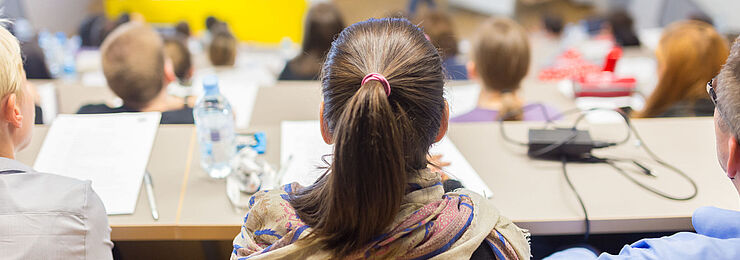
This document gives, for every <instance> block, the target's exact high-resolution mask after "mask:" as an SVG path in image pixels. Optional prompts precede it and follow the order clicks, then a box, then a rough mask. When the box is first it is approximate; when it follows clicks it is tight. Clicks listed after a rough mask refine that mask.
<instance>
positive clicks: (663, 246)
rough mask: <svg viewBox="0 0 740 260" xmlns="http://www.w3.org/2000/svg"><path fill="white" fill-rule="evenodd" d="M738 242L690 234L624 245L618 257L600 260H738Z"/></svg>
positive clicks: (679, 234) (607, 257)
mask: <svg viewBox="0 0 740 260" xmlns="http://www.w3.org/2000/svg"><path fill="white" fill-rule="evenodd" d="M738 243H740V239H737V238H736V239H718V238H712V237H707V236H704V235H701V234H696V233H691V232H681V233H677V234H675V235H672V236H669V237H662V238H651V239H643V240H640V241H637V242H635V243H634V244H632V245H629V246H624V247H623V248H622V250H621V251H620V252H619V255H609V254H602V255H601V256H599V259H738V257H740V247H738V246H737V245H738Z"/></svg>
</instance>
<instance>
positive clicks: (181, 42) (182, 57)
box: [164, 37, 193, 82]
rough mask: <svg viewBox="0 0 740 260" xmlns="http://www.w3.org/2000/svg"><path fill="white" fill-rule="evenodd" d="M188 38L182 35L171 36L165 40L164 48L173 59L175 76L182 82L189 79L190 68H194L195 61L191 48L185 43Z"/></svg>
mask: <svg viewBox="0 0 740 260" xmlns="http://www.w3.org/2000/svg"><path fill="white" fill-rule="evenodd" d="M185 41H186V39H183V38H181V37H171V38H167V39H165V40H164V50H165V53H167V56H168V57H169V58H170V60H172V67H173V68H174V70H175V76H177V79H178V80H179V81H180V82H186V81H188V80H189V78H188V77H189V76H190V75H189V73H190V70H191V69H192V68H193V61H192V57H191V55H190V50H188V47H187V46H186V45H185Z"/></svg>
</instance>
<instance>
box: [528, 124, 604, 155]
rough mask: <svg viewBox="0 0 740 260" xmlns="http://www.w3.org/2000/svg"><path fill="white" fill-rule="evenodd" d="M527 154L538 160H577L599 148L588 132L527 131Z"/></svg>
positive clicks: (562, 130)
mask: <svg viewBox="0 0 740 260" xmlns="http://www.w3.org/2000/svg"><path fill="white" fill-rule="evenodd" d="M528 146H529V150H528V151H527V154H528V155H529V156H530V157H533V158H540V159H560V158H563V157H565V158H569V159H578V158H584V157H588V155H589V154H590V153H591V150H592V149H594V148H598V147H599V146H601V145H600V144H597V143H596V142H594V141H593V140H592V139H591V135H590V134H589V133H588V131H584V130H577V129H573V128H556V129H529V144H528Z"/></svg>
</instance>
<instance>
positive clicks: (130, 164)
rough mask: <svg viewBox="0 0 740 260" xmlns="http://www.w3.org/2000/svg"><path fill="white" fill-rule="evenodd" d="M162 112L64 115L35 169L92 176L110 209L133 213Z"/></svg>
mask: <svg viewBox="0 0 740 260" xmlns="http://www.w3.org/2000/svg"><path fill="white" fill-rule="evenodd" d="M160 118H161V114H160V113H122V114H101V115H59V116H58V117H57V118H56V120H54V123H53V124H52V126H51V128H49V132H48V133H47V135H46V140H44V144H43V146H42V147H41V151H39V154H38V156H37V157H36V163H35V164H34V169H35V170H37V171H39V172H47V173H54V174H59V175H63V176H67V177H72V178H77V179H81V180H91V181H92V188H93V189H94V190H95V192H96V193H97V194H98V196H100V199H101V200H102V201H103V204H105V208H106V211H107V212H108V214H109V215H113V214H131V213H134V209H135V208H136V201H137V199H138V197H139V188H140V187H141V181H142V178H143V176H144V172H145V171H146V166H147V163H148V162H149V154H150V153H151V150H152V144H153V143H154V136H155V135H156V133H157V128H158V126H159V120H160Z"/></svg>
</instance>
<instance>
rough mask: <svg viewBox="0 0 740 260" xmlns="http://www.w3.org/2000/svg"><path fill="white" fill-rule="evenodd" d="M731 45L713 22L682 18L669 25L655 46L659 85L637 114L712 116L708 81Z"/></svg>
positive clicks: (638, 115) (716, 71) (716, 70)
mask: <svg viewBox="0 0 740 260" xmlns="http://www.w3.org/2000/svg"><path fill="white" fill-rule="evenodd" d="M728 53H729V47H728V44H727V41H726V40H725V38H723V37H722V36H721V35H719V33H717V31H715V30H714V28H712V26H711V25H709V24H707V23H704V22H699V21H681V22H676V23H673V24H671V25H669V26H668V27H667V28H665V30H664V31H663V36H662V37H661V39H660V42H659V43H658V47H657V48H656V50H655V56H656V59H657V61H658V85H657V86H656V87H655V90H653V93H652V94H651V95H650V96H649V97H648V98H647V100H646V101H645V107H644V108H643V110H642V111H639V112H637V113H636V114H635V116H636V117H643V118H645V117H682V116H711V115H712V113H713V111H714V106H713V105H712V101H711V100H709V98H707V96H706V93H704V91H705V88H704V86H705V85H706V82H707V81H708V80H710V79H711V78H712V77H713V76H714V75H717V73H718V72H719V70H720V68H721V67H722V63H723V62H724V61H725V59H727V55H728Z"/></svg>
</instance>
